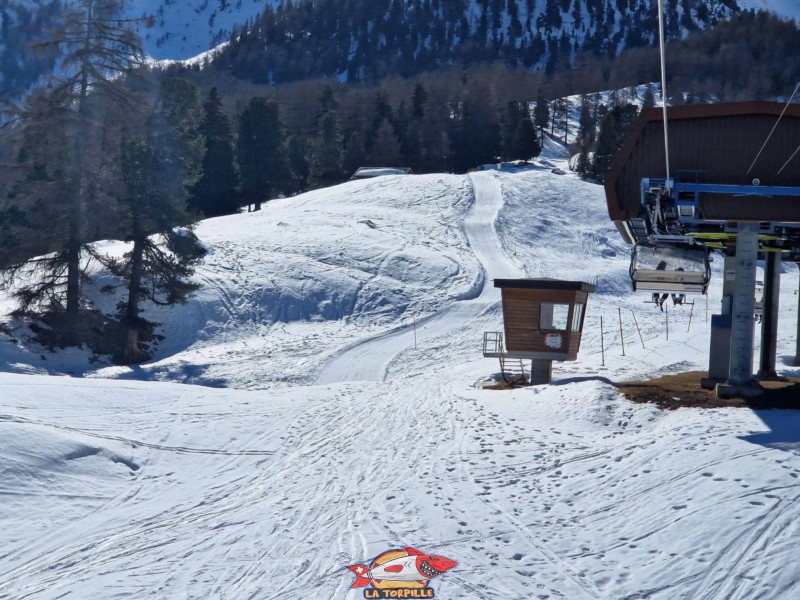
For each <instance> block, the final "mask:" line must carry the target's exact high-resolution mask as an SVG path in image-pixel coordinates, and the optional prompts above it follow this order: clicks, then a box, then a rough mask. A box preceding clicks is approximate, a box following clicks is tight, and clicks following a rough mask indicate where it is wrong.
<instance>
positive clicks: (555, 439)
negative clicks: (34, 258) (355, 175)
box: [0, 160, 800, 600]
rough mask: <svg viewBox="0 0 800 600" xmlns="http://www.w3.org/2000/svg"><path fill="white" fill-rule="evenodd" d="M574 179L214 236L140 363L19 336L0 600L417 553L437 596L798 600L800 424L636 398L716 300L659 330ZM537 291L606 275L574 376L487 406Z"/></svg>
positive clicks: (214, 583) (598, 208)
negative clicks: (442, 562)
mask: <svg viewBox="0 0 800 600" xmlns="http://www.w3.org/2000/svg"><path fill="white" fill-rule="evenodd" d="M554 166H563V162H561V161H557V160H551V161H550V162H547V161H540V163H539V166H538V167H537V168H534V169H531V170H529V171H526V172H517V173H514V172H510V171H500V172H491V171H490V172H483V173H476V174H472V175H469V176H445V175H433V176H404V177H388V178H380V179H376V180H371V181H366V182H353V183H349V184H345V185H343V186H338V187H336V188H330V189H328V190H322V191H319V192H314V193H311V194H306V195H303V196H299V197H297V198H293V199H286V200H281V201H277V202H273V203H270V204H269V205H268V207H267V208H266V209H265V210H263V211H261V212H260V213H250V214H247V213H245V214H241V215H236V216H232V217H225V218H221V219H215V220H210V221H207V222H205V223H203V224H202V225H201V227H200V229H199V235H200V237H201V238H202V239H203V240H204V241H205V243H206V244H207V245H208V247H209V250H210V255H209V257H208V259H207V261H206V263H205V265H204V266H203V269H202V270H201V272H200V274H199V278H200V279H201V280H202V281H203V282H204V284H205V285H204V288H203V290H202V291H201V292H200V294H199V295H198V297H197V298H196V299H195V300H194V301H193V302H192V303H191V304H190V305H188V306H186V307H180V308H178V309H174V310H173V314H172V315H171V317H172V320H171V321H170V324H169V325H168V326H167V327H166V329H165V330H164V333H165V334H166V335H167V336H168V337H167V339H166V341H165V342H164V343H163V344H162V346H161V348H160V349H159V353H158V356H157V357H156V358H155V359H154V360H153V361H152V362H151V363H148V364H145V365H142V366H141V367H137V368H136V369H123V368H119V367H107V366H106V367H97V366H94V365H91V364H89V363H88V362H86V357H85V355H84V354H83V353H81V352H73V353H70V354H69V355H56V356H52V355H50V356H49V357H48V358H47V359H46V360H43V359H41V358H40V357H39V353H43V351H41V350H40V351H39V352H34V351H33V349H32V348H31V347H30V346H26V345H25V344H23V342H22V341H20V343H19V345H15V344H13V343H11V342H9V341H7V340H5V339H4V340H3V341H0V352H2V354H0V356H2V357H3V358H5V359H7V360H8V362H9V363H14V366H13V367H10V368H12V369H13V370H15V371H17V372H16V373H4V374H2V375H0V457H2V458H1V459H0V494H2V502H1V503H0V531H2V539H3V544H2V550H1V551H0V598H13V599H15V600H16V599H23V598H35V599H39V598H43V599H51V598H53V599H54V598H76V599H77V598H80V599H98V600H99V599H103V600H106V599H109V598H158V599H162V598H164V599H172V598H175V599H184V598H226V599H234V598H235V599H239V598H242V599H250V598H252V599H266V598H321V599H323V598H324V599H333V598H345V599H346V598H360V597H362V594H361V592H360V591H348V588H349V586H350V584H351V583H352V581H353V576H352V574H351V573H350V572H349V571H347V570H345V569H343V568H342V566H343V565H347V564H355V563H361V562H364V561H367V560H369V559H370V558H371V557H373V556H375V555H377V554H379V553H381V552H383V551H385V550H387V549H389V548H390V547H395V546H398V545H406V546H414V547H417V548H420V549H421V550H423V551H427V552H431V553H436V554H441V555H444V556H447V557H449V558H452V559H454V560H457V561H458V562H459V566H458V567H457V568H455V569H453V570H452V571H450V572H448V573H447V574H446V575H444V576H442V578H441V579H440V580H436V581H434V583H433V586H434V587H435V588H436V595H437V597H438V598H443V599H445V598H458V599H488V598H515V599H516V598H519V599H528V598H552V599H557V598H565V599H570V600H571V599H580V598H614V599H622V598H629V599H633V598H642V599H643V598H656V599H665V600H666V599H670V600H672V599H675V598H709V599H711V598H726V599H727V598H743V599H744V598H747V599H750V598H776V599H783V598H796V597H800V567H798V566H797V564H796V561H794V554H795V549H796V546H797V543H798V541H800V531H798V523H797V520H796V518H795V516H796V514H797V507H798V502H800V486H798V477H800V457H798V452H800V434H798V431H800V416H798V415H797V414H796V413H794V412H788V411H766V412H761V413H756V412H752V411H748V410H734V409H722V410H716V411H702V410H694V409H681V410H678V411H674V412H661V411H659V410H658V409H656V408H655V407H652V406H642V405H633V404H631V403H629V402H627V401H625V400H622V399H621V398H619V396H618V394H617V392H616V389H615V388H614V387H613V386H612V385H609V384H608V383H607V380H613V381H620V380H624V379H628V378H634V377H639V376H643V375H649V374H654V373H668V372H674V371H679V370H688V369H694V368H702V366H703V364H704V358H703V354H704V350H705V348H706V347H707V344H708V322H707V320H706V316H705V315H706V311H705V301H704V300H703V299H698V300H697V302H696V304H695V305H694V307H693V308H691V307H689V306H684V307H675V308H674V309H673V308H672V307H670V308H671V310H670V312H669V318H670V339H669V341H667V340H666V339H665V331H664V316H665V315H664V314H663V313H661V312H660V311H658V310H657V309H656V308H654V307H653V306H652V305H649V304H644V303H643V300H645V299H646V298H644V297H641V296H633V295H631V294H630V293H629V292H628V285H627V275H626V269H627V249H626V248H625V247H624V245H623V244H622V242H621V241H620V240H619V237H618V235H617V233H616V231H615V229H614V228H613V226H612V225H611V223H610V222H609V221H608V218H607V216H606V214H605V207H604V201H603V194H602V190H601V188H600V187H599V186H595V185H591V184H588V183H584V182H581V181H579V180H577V178H575V177H574V176H573V175H556V174H553V173H551V172H550V169H551V168H552V167H554ZM720 262H721V261H717V262H716V263H715V267H717V271H718V267H719V266H720V264H719V263H720ZM517 274H526V275H529V276H553V277H562V278H575V279H583V280H585V281H592V282H596V283H597V284H598V287H599V291H598V293H597V294H596V295H594V296H593V297H592V298H591V299H590V301H589V305H588V313H587V317H586V333H585V339H584V344H583V347H582V349H581V354H580V358H579V360H578V361H576V362H575V363H565V364H557V365H556V366H555V368H554V376H555V382H554V385H552V386H537V387H534V388H528V389H519V390H514V391H506V392H498V391H490V390H483V389H482V388H481V384H482V383H483V382H484V381H486V380H488V379H492V378H493V376H494V375H495V374H496V372H497V364H496V361H494V360H489V359H483V358H482V357H481V356H480V340H481V336H482V333H483V331H491V330H499V329H500V327H501V315H500V311H499V307H498V306H497V303H496V300H497V296H496V292H495V290H494V288H493V287H492V281H491V280H492V278H494V277H508V276H516V275H517ZM786 275H787V278H786V281H785V284H784V289H783V294H782V298H781V302H782V314H783V315H785V321H784V322H783V324H782V331H785V330H788V332H787V333H786V334H785V335H784V337H783V338H782V340H781V345H780V347H779V355H780V356H781V359H782V360H789V359H790V356H788V355H790V354H792V347H793V344H794V338H793V336H792V334H791V331H792V330H793V320H792V319H793V316H792V315H793V314H796V313H795V311H796V309H797V296H795V295H794V294H793V291H794V289H796V277H797V271H796V269H794V268H793V267H787V273H786ZM715 276H716V277H715V283H714V286H713V287H712V291H711V298H710V300H709V307H710V309H709V312H711V310H714V308H715V307H716V306H718V302H719V272H716V273H715ZM107 302H110V303H111V304H113V299H109V300H107ZM632 311H633V314H635V315H636V317H637V319H638V324H639V326H640V327H641V330H642V338H643V342H644V343H643V344H642V343H641V342H640V340H639V337H638V335H637V333H636V329H635V327H634V322H633V314H632ZM620 314H621V315H622V319H623V323H622V325H623V335H624V341H625V356H622V348H621V343H620V342H621V340H620V332H619V328H618V321H617V319H618V315H620ZM151 316H153V317H154V316H156V313H154V314H153V315H151ZM415 316H416V317H417V348H416V349H415V348H414V335H413V334H414V330H413V326H412V323H413V319H414V317H415ZM601 316H602V317H603V320H604V323H605V328H606V329H605V366H603V365H602V364H601V347H600V329H599V321H600V317H601ZM690 317H691V324H690ZM22 333H23V332H22V331H21V330H19V329H18V330H16V331H15V334H16V336H17V339H19V340H23V339H24V338H23V336H22ZM643 345H644V346H645V347H644V348H643ZM365 349H366V352H365V351H364V350H365ZM332 365H336V366H335V368H332ZM781 367H782V371H783V372H784V373H790V372H792V371H791V369H790V368H789V367H787V366H786V365H785V364H782V365H781ZM67 370H74V371H75V372H80V373H83V374H86V375H91V377H87V378H74V377H66V376H61V377H58V376H55V374H57V373H65V372H66V371H67ZM26 372H27V373H36V372H39V373H42V374H25V373H26ZM43 373H50V375H49V376H48V375H44V374H43ZM795 373H796V372H795ZM106 377H117V378H122V379H116V380H112V379H107V378H106ZM142 379H160V380H163V381H142ZM315 380H319V381H323V380H324V381H325V383H315ZM178 381H186V382H191V383H202V384H204V385H184V384H179V383H176V382H178ZM212 385H213V386H216V387H209V386H212Z"/></svg>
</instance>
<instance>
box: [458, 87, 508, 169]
mask: <svg viewBox="0 0 800 600" xmlns="http://www.w3.org/2000/svg"><path fill="white" fill-rule="evenodd" d="M450 137H451V139H452V140H453V163H454V164H453V166H454V168H455V170H456V171H466V170H467V169H470V168H473V167H476V166H478V165H482V164H487V163H494V162H496V161H497V156H498V154H499V153H500V150H501V132H500V123H499V121H498V119H497V111H496V110H495V108H494V106H493V103H492V96H491V93H490V91H489V89H488V88H487V87H486V86H484V85H482V84H480V83H478V82H475V83H473V85H472V87H471V88H470V90H469V93H468V95H467V96H466V98H465V99H464V101H463V103H462V105H461V111H460V113H459V115H458V119H457V120H456V121H455V123H454V124H453V127H452V129H451V136H450Z"/></svg>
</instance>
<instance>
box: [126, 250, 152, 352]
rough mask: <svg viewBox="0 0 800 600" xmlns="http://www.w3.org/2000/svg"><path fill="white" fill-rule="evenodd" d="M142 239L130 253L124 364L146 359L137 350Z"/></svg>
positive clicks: (142, 260) (142, 253)
mask: <svg viewBox="0 0 800 600" xmlns="http://www.w3.org/2000/svg"><path fill="white" fill-rule="evenodd" d="M144 244H145V240H144V239H143V238H139V239H136V240H135V241H134V243H133V250H132V251H131V279H130V282H129V283H128V305H127V307H126V309H125V322H126V323H127V327H128V331H127V333H126V336H125V352H124V354H123V360H124V362H126V363H129V364H130V363H137V362H142V361H143V360H146V359H147V358H148V356H147V354H146V353H144V352H142V351H141V350H140V349H139V324H138V321H139V290H140V289H141V285H142V267H143V264H144Z"/></svg>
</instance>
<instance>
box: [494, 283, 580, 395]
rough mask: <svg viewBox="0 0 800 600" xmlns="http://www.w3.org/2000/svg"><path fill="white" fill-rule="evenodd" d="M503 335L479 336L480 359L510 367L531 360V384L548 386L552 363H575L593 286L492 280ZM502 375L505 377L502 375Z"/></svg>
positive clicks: (502, 366) (504, 369)
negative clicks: (496, 360)
mask: <svg viewBox="0 0 800 600" xmlns="http://www.w3.org/2000/svg"><path fill="white" fill-rule="evenodd" d="M494 286H495V287H497V288H500V290H501V294H502V302H503V323H504V332H502V333H501V332H487V333H485V334H484V343H483V355H484V356H487V357H496V358H499V359H500V368H501V370H502V371H503V373H504V374H505V373H506V372H507V371H508V370H509V369H508V367H509V364H510V363H514V364H516V362H517V361H518V362H519V365H520V368H521V369H522V370H523V375H524V366H522V361H523V360H531V376H530V379H531V383H550V381H551V378H552V364H553V361H554V360H559V361H565V360H576V359H577V358H578V350H579V349H580V345H581V335H582V333H583V321H584V318H585V316H586V303H587V301H588V299H589V294H590V293H592V292H594V291H595V290H596V286H594V285H592V284H590V283H584V282H582V281H561V280H558V279H495V282H494ZM504 376H505V375H504Z"/></svg>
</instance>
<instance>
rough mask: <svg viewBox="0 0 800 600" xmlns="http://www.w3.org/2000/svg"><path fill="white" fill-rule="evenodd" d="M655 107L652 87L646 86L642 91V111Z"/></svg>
mask: <svg viewBox="0 0 800 600" xmlns="http://www.w3.org/2000/svg"><path fill="white" fill-rule="evenodd" d="M655 105H656V97H655V94H653V86H652V85H651V84H649V83H648V84H647V87H646V88H645V90H644V98H643V100H642V110H644V109H647V108H653V107H654V106H655Z"/></svg>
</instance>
